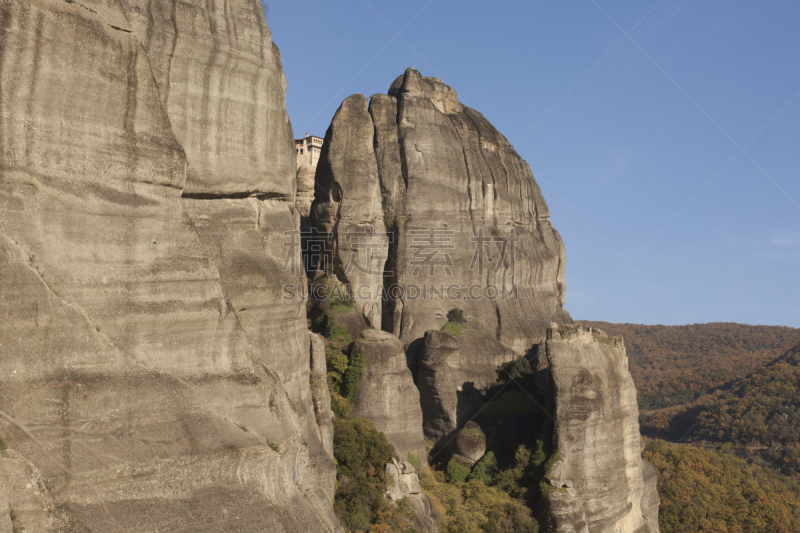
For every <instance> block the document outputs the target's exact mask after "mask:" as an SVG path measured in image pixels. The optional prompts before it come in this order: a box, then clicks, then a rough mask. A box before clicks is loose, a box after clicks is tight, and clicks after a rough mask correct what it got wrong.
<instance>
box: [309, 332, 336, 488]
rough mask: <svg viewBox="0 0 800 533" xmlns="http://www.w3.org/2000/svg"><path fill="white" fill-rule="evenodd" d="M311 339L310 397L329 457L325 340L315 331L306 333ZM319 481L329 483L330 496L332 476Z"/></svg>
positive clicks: (330, 437) (330, 431)
mask: <svg viewBox="0 0 800 533" xmlns="http://www.w3.org/2000/svg"><path fill="white" fill-rule="evenodd" d="M308 336H309V338H310V339H311V398H312V399H313V400H314V415H315V416H316V419H317V425H318V426H319V433H320V439H321V440H322V446H323V447H324V448H325V451H326V452H327V453H328V455H329V456H330V457H333V419H334V414H333V410H332V409H331V391H330V389H329V388H328V366H327V361H326V360H325V342H324V341H323V340H322V338H321V337H320V336H319V335H317V334H316V333H310V332H309V334H308ZM320 481H321V482H323V483H324V482H327V483H329V485H330V486H329V487H328V491H327V492H329V494H330V495H331V496H333V492H334V489H335V480H334V479H333V478H323V479H321V480H320Z"/></svg>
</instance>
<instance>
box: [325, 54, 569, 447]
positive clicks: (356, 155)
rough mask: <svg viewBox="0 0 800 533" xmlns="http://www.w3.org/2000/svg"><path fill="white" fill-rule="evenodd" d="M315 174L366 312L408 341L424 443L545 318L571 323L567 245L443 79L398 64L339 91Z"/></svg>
mask: <svg viewBox="0 0 800 533" xmlns="http://www.w3.org/2000/svg"><path fill="white" fill-rule="evenodd" d="M316 178H317V184H316V185H317V187H316V193H315V194H316V197H315V200H314V204H313V205H312V214H311V218H312V225H313V226H314V227H315V228H316V230H318V231H320V232H322V233H329V234H331V238H330V250H331V254H330V261H331V268H332V270H334V271H335V272H336V273H337V276H338V278H339V279H340V280H342V281H346V282H348V283H349V286H350V290H351V293H352V295H353V298H354V299H355V301H356V303H357V306H358V307H359V308H360V309H362V311H363V314H364V316H365V317H366V318H367V319H368V320H369V322H370V323H371V324H372V325H373V326H374V327H376V328H382V329H384V330H386V331H389V332H392V333H394V334H395V335H396V336H398V337H399V338H400V339H401V341H402V342H403V344H404V346H405V347H406V352H407V358H408V365H409V368H411V369H412V372H413V373H414V375H415V377H416V380H417V384H418V386H419V387H420V397H421V402H422V408H423V412H424V413H425V434H426V436H427V437H430V438H433V439H440V438H441V437H443V436H444V435H446V434H448V433H449V432H451V431H453V430H455V429H456V427H457V426H458V425H459V424H460V423H463V422H464V421H466V419H467V418H468V417H469V416H470V415H471V414H472V413H473V412H474V408H475V406H476V405H480V403H481V402H482V401H483V399H484V398H483V390H484V389H485V387H487V386H488V385H490V384H491V383H492V382H494V381H495V379H496V374H495V369H496V368H497V366H498V365H500V364H502V363H504V362H506V361H509V360H511V359H514V358H515V357H519V356H520V355H524V354H526V353H528V352H529V351H530V350H531V349H532V347H533V346H534V345H535V344H537V343H540V342H543V340H544V337H545V330H546V328H547V325H548V324H549V323H550V322H552V321H557V322H570V321H571V319H570V317H569V314H568V313H567V312H566V311H565V310H564V308H563V304H564V293H565V291H566V285H565V283H564V268H565V264H566V255H565V253H564V245H563V243H562V241H561V238H560V236H559V234H558V232H557V231H556V230H555V228H553V225H552V223H551V222H550V219H549V217H550V213H549V210H548V208H547V204H546V203H545V201H544V198H543V196H542V193H541V190H540V189H539V186H538V185H537V184H536V181H535V180H534V178H533V175H532V173H531V171H530V168H529V167H528V165H527V163H525V161H523V160H522V159H521V158H520V157H519V155H517V153H516V152H515V151H514V148H513V147H512V146H511V144H510V143H509V142H508V141H507V140H506V139H505V137H503V136H502V135H501V134H500V133H499V132H498V131H497V130H496V129H495V128H494V127H493V126H492V125H491V124H490V123H489V121H487V120H486V119H485V118H484V117H483V116H482V115H481V114H480V113H478V112H477V111H475V110H473V109H470V108H468V107H466V106H464V105H462V104H461V103H460V102H459V101H458V99H457V97H456V93H455V91H454V90H453V89H451V88H450V87H448V86H447V85H445V84H444V83H442V81H441V80H438V79H435V78H426V77H424V76H422V75H420V73H419V72H417V71H416V70H414V69H408V70H407V71H406V72H405V74H404V75H402V76H400V77H399V78H398V79H397V80H395V81H394V83H393V84H392V85H391V87H390V89H389V94H388V95H380V94H378V95H374V96H373V97H372V98H371V99H370V100H369V101H368V100H367V98H366V97H364V96H363V95H354V96H351V97H349V98H347V99H346V100H345V101H344V103H342V105H341V107H340V108H339V110H338V111H337V112H336V115H335V116H334V118H333V121H332V123H331V126H330V128H329V129H328V132H327V134H326V137H325V143H324V146H323V149H322V153H321V156H320V161H319V166H318V169H317V176H316ZM360 235H363V237H362V236H360ZM454 308H458V309H461V310H462V311H463V314H464V316H465V317H466V320H467V324H468V327H469V329H468V330H467V331H465V332H464V333H463V335H462V336H459V337H457V338H455V337H450V339H451V340H450V341H448V342H450V343H451V344H453V347H452V349H450V350H444V349H442V350H440V349H439V348H441V347H439V348H437V347H435V346H434V345H433V344H431V343H430V342H428V340H431V339H434V337H432V336H430V335H426V331H428V330H438V329H439V328H440V327H441V326H442V325H443V324H445V323H446V322H447V314H448V312H449V311H450V310H451V309H454ZM435 338H438V337H435ZM434 344H435V343H434ZM437 346H438V345H437ZM418 371H419V373H420V374H419V375H417V372H418Z"/></svg>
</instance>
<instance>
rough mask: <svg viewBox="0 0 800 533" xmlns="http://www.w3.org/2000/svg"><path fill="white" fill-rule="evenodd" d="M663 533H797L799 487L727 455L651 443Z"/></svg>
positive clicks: (647, 453)
mask: <svg viewBox="0 0 800 533" xmlns="http://www.w3.org/2000/svg"><path fill="white" fill-rule="evenodd" d="M643 457H644V459H645V460H647V461H650V462H651V463H652V464H653V466H655V468H656V470H657V471H658V494H659V496H660V498H661V507H660V510H659V517H658V521H659V524H660V526H661V531H662V533H745V532H747V533H761V532H763V533H789V532H795V531H800V487H798V486H797V485H796V484H794V483H792V482H791V481H789V480H787V479H786V478H783V477H782V476H778V475H775V474H773V473H771V472H769V471H768V470H766V469H764V468H760V467H758V466H754V465H750V464H748V463H747V462H745V461H743V460H741V459H739V458H737V457H734V456H733V455H731V454H729V453H725V452H722V451H718V450H714V449H702V448H698V447H696V446H693V445H690V444H670V443H668V442H664V441H651V442H649V443H648V445H647V447H646V448H645V451H644V453H643Z"/></svg>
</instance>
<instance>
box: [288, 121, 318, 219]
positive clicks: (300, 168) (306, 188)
mask: <svg viewBox="0 0 800 533" xmlns="http://www.w3.org/2000/svg"><path fill="white" fill-rule="evenodd" d="M321 150H322V138H321V137H317V136H316V135H309V134H308V133H306V136H305V137H303V138H301V139H295V140H294V151H295V156H296V158H297V195H296V196H295V205H296V206H297V209H298V210H299V211H300V216H301V217H303V218H306V217H308V216H309V214H310V213H311V203H312V202H313V201H314V174H316V171H317V162H318V161H319V154H320V152H321Z"/></svg>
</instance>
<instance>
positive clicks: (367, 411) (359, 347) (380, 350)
mask: <svg viewBox="0 0 800 533" xmlns="http://www.w3.org/2000/svg"><path fill="white" fill-rule="evenodd" d="M353 350H354V351H356V352H357V351H362V352H364V358H365V365H364V377H363V378H362V380H361V385H360V387H359V389H358V394H357V396H356V399H355V401H354V402H353V407H352V408H351V410H350V415H351V416H356V417H362V418H366V419H368V420H371V421H372V422H373V423H374V424H375V428H376V429H377V430H379V431H382V432H383V433H384V434H385V435H386V439H387V440H388V441H389V442H390V443H391V444H392V446H394V449H395V451H396V452H397V453H398V455H399V457H400V458H401V459H405V458H406V457H408V454H409V453H412V454H414V455H415V456H416V457H417V458H422V459H423V460H424V459H425V458H426V457H427V452H426V450H425V438H424V436H423V433H422V409H421V408H420V402H419V391H418V390H417V388H416V387H415V386H414V378H413V377H412V376H411V371H410V370H409V369H408V366H407V365H406V354H405V352H404V351H403V344H402V343H401V342H400V339H398V338H397V337H395V336H394V335H392V334H391V333H388V332H386V331H376V330H373V329H368V330H365V331H364V332H362V333H361V338H359V339H358V340H356V342H355V345H354V346H353Z"/></svg>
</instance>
